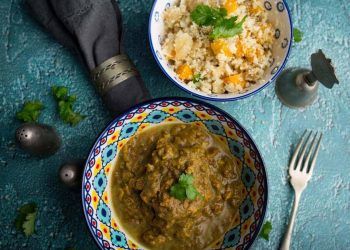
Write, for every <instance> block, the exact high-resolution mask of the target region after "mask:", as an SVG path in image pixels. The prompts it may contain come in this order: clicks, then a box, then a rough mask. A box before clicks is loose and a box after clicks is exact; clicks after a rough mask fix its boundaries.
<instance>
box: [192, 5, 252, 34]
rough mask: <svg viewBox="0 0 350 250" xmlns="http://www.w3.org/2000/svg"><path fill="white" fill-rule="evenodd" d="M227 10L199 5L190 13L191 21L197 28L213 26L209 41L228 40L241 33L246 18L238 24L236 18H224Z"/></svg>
mask: <svg viewBox="0 0 350 250" xmlns="http://www.w3.org/2000/svg"><path fill="white" fill-rule="evenodd" d="M226 16H227V10H226V9H224V8H213V7H210V6H208V5H205V4H199V5H197V7H196V8H195V9H194V10H193V11H192V12H191V19H192V21H193V22H195V23H196V24H198V25H199V26H213V31H212V32H211V34H210V35H209V37H210V39H217V38H228V37H233V36H235V35H238V34H240V33H242V31H243V23H244V22H245V19H246V18H247V17H246V16H245V17H244V18H243V19H242V20H241V21H240V22H239V23H236V21H237V18H238V17H237V16H233V17H230V18H226Z"/></svg>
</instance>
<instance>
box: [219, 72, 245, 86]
mask: <svg viewBox="0 0 350 250" xmlns="http://www.w3.org/2000/svg"><path fill="white" fill-rule="evenodd" d="M223 80H224V83H226V84H238V85H241V87H242V88H244V87H245V86H246V82H245V80H244V78H243V75H242V74H236V75H231V76H228V77H225V78H224V79H223Z"/></svg>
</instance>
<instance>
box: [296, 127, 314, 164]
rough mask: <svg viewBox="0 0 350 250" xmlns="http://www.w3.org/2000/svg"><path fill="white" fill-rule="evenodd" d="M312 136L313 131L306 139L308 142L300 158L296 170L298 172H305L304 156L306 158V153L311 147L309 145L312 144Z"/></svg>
mask: <svg viewBox="0 0 350 250" xmlns="http://www.w3.org/2000/svg"><path fill="white" fill-rule="evenodd" d="M311 135H312V131H310V133H309V135H308V137H307V139H306V142H305V143H304V145H303V150H302V151H301V154H300V156H299V160H298V163H297V166H296V168H295V169H297V170H300V171H302V170H303V169H302V163H303V159H304V156H305V153H306V149H307V148H308V146H309V144H310V142H311V140H310V139H311Z"/></svg>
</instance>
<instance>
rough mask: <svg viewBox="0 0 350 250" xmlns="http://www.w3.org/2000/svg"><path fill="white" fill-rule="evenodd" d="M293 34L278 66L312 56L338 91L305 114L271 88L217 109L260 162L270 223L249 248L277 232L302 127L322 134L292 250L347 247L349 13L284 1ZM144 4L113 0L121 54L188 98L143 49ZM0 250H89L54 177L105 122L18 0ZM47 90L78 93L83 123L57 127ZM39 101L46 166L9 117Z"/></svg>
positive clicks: (1, 73)
mask: <svg viewBox="0 0 350 250" xmlns="http://www.w3.org/2000/svg"><path fill="white" fill-rule="evenodd" d="M288 3H289V7H290V9H291V11H292V14H293V21H294V24H295V26H296V27H299V28H300V29H301V30H302V31H304V32H305V36H304V39H303V41H302V42H301V43H300V44H296V45H295V46H294V47H293V50H292V52H291V57H290V60H289V62H288V65H287V67H291V66H305V67H308V65H309V56H310V54H311V53H312V52H314V51H316V50H317V49H319V48H321V49H323V50H324V52H325V53H326V55H327V56H329V57H330V58H332V59H333V62H334V64H335V65H336V71H337V73H338V76H339V79H340V85H339V86H336V87H335V88H333V89H332V90H328V89H325V88H323V87H321V88H320V92H319V97H318V99H317V101H316V103H315V104H314V105H313V106H311V107H309V108H307V109H304V110H291V109H288V108H286V107H284V106H282V105H281V103H280V102H279V101H278V99H277V98H276V96H275V93H274V86H273V85H271V86H270V87H268V88H267V89H265V90H264V91H262V92H260V93H259V94H257V95H255V96H253V97H251V98H248V99H245V100H243V101H239V102H232V103H216V105H217V106H219V107H220V108H223V109H224V110H226V111H228V112H229V113H230V114H232V115H233V116H234V117H236V118H237V119H238V120H239V121H240V122H241V123H242V124H243V125H244V126H245V127H246V128H247V130H248V131H249V132H250V133H251V135H252V136H253V138H254V139H255V140H256V142H257V143H258V146H259V147H260V149H261V152H262V155H263V157H264V158H265V162H266V168H267V172H268V175H269V184H270V187H269V188H270V200H269V205H268V212H267V219H268V220H271V221H272V224H273V230H272V232H271V235H270V241H269V242H267V241H264V240H263V239H258V240H257V242H256V244H255V245H254V247H253V248H254V249H276V248H277V247H278V245H279V242H280V240H281V238H282V236H283V232H284V229H285V227H286V224H287V221H288V216H289V210H290V207H291V202H292V198H293V192H292V189H291V188H290V186H289V185H288V180H287V164H288V158H289V156H290V154H291V152H292V145H293V144H295V143H296V142H297V141H298V138H299V137H300V136H301V134H302V132H303V131H304V130H305V129H306V128H310V129H315V130H319V131H322V132H323V133H324V135H325V136H324V140H323V144H322V150H321V154H320V157H319V161H318V164H317V166H316V169H315V174H314V177H313V179H312V181H311V183H310V185H309V186H308V188H307V190H306V191H305V193H304V194H303V196H302V202H301V205H300V210H299V214H298V219H297V222H296V227H295V232H294V235H293V244H292V248H293V249H350V237H349V236H350V145H349V141H350V108H349V105H350V91H349V87H350V86H349V80H350V68H349V61H350V57H349V45H350V5H349V2H348V1H347V0H308V1H302V0H294V1H293V0H288ZM151 5H152V1H151V0H121V1H120V6H121V9H122V13H123V14H124V26H125V30H126V37H125V47H126V49H127V51H128V53H129V55H130V57H131V58H132V59H133V60H134V62H135V63H136V65H137V67H138V68H139V69H140V71H141V73H142V76H143V78H144V79H145V82H146V83H147V86H148V88H149V89H150V91H151V93H152V95H153V96H154V97H161V96H187V95H186V94H185V93H184V92H181V91H180V90H179V89H177V88H176V87H175V86H174V85H173V84H172V83H171V82H170V81H169V80H168V79H167V78H166V77H165V76H164V75H163V74H162V72H161V71H160V69H159V68H158V66H157V65H156V63H155V61H154V60H153V57H152V55H151V54H150V50H149V49H148V40H147V23H148V15H149V12H150V8H151ZM0 34H1V37H0V120H1V121H0V128H1V129H0V249H63V248H65V247H69V246H71V247H73V246H74V247H76V248H77V249H95V248H96V246H95V245H94V242H93V240H92V238H91V237H90V235H89V232H88V230H87V227H86V225H85V222H84V218H83V215H82V209H81V205H80V202H81V201H80V195H79V193H72V192H69V191H67V190H66V189H64V187H62V186H61V185H60V183H59V181H58V178H57V170H58V168H59V166H60V164H62V163H63V162H64V161H66V160H70V159H74V158H84V157H85V156H87V154H88V152H89V149H90V147H91V146H92V144H93V142H94V140H95V138H96V136H97V135H98V134H99V132H100V131H101V130H102V129H103V128H104V126H105V125H106V124H107V123H108V122H109V121H110V119H111V117H109V115H108V113H107V112H106V111H105V110H104V108H103V106H102V105H101V100H100V98H99V97H98V96H97V94H96V92H95V90H94V88H93V87H92V84H91V82H90V81H89V78H88V76H87V74H86V72H85V70H84V69H83V68H82V67H81V65H80V64H79V62H78V61H77V60H76V59H75V57H73V56H72V55H71V53H70V52H69V51H67V50H66V49H65V48H63V47H62V46H60V45H59V44H57V43H56V42H55V41H54V40H53V39H52V38H51V37H50V36H49V35H47V34H46V33H45V32H43V30H42V29H41V28H40V27H38V25H37V24H36V23H35V22H34V21H33V20H32V19H31V18H30V17H29V15H28V13H27V11H26V9H25V8H24V7H23V3H22V1H21V0H1V1H0ZM54 84H63V85H69V86H70V89H71V92H72V93H74V94H77V95H78V101H77V104H76V108H77V110H79V111H81V113H83V114H85V115H87V119H86V120H84V122H82V123H81V124H79V125H78V126H77V127H74V128H71V127H69V126H67V125H65V124H63V123H62V122H61V121H60V119H59V118H58V116H57V112H56V106H55V102H54V100H53V98H52V96H51V94H50V86H52V85H54ZM33 99H40V100H41V101H42V102H43V103H45V110H44V112H43V115H42V116H41V118H40V122H42V123H47V124H50V125H53V126H55V127H56V128H57V130H58V131H59V133H60V134H61V136H62V138H63V146H62V148H61V149H60V151H59V152H58V153H57V154H56V155H54V156H52V157H51V158H47V159H37V158H33V157H30V156H28V155H26V154H24V153H23V152H21V151H20V150H18V149H17V148H16V146H15V144H14V140H13V137H14V131H15V128H16V127H17V126H18V125H19V124H20V123H19V122H18V121H16V119H15V118H14V117H15V113H16V111H18V110H19V109H20V108H21V106H22V104H23V102H24V101H26V100H33ZM30 201H35V202H36V203H37V204H38V206H39V215H38V223H37V227H36V228H37V230H36V234H35V235H34V236H32V237H30V238H25V237H24V236H22V235H21V234H18V233H17V232H16V231H15V229H14V227H13V220H14V218H15V214H16V209H17V208H18V207H19V206H20V205H21V204H23V203H25V202H30Z"/></svg>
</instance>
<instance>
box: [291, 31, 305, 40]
mask: <svg viewBox="0 0 350 250" xmlns="http://www.w3.org/2000/svg"><path fill="white" fill-rule="evenodd" d="M303 35H304V32H302V31H300V30H299V29H298V28H294V29H293V36H294V42H295V43H300V42H301V40H303Z"/></svg>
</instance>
